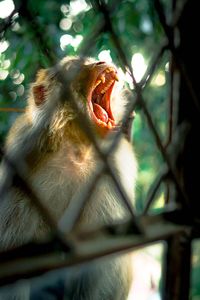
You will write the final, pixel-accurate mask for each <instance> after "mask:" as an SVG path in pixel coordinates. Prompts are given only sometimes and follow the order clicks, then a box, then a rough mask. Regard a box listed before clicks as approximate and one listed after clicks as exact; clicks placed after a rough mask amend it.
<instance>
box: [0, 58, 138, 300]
mask: <svg viewBox="0 0 200 300" xmlns="http://www.w3.org/2000/svg"><path fill="white" fill-rule="evenodd" d="M103 68H105V64H103V63H98V62H96V61H94V60H92V59H87V60H85V61H84V62H83V61H81V60H80V59H79V58H65V59H63V60H62V61H61V62H60V63H59V64H58V65H57V66H56V67H53V68H50V69H47V70H41V71H40V72H39V73H38V75H37V78H36V82H35V83H34V84H32V86H31V89H30V94H29V99H28V105H27V108H26V111H25V113H24V114H23V115H21V116H20V117H19V118H17V120H16V122H15V124H14V125H13V126H12V128H11V130H10V132H9V134H8V137H7V141H6V147H5V148H6V152H7V154H8V156H9V157H11V158H12V159H13V160H15V159H18V157H20V153H21V152H23V149H24V147H26V146H27V145H26V143H27V141H28V140H29V136H31V134H32V132H34V131H36V132H37V127H38V126H41V124H42V127H43V129H42V130H39V131H38V132H39V134H38V136H37V137H35V136H34V138H35V141H34V145H33V146H31V147H30V149H29V151H25V154H26V155H25V156H24V159H25V161H26V164H27V166H28V170H29V172H28V174H29V178H28V179H29V182H31V184H32V187H33V189H34V190H35V191H36V192H37V195H38V196H39V197H40V199H41V200H42V201H43V203H44V204H45V205H46V206H47V207H48V209H49V210H50V212H51V213H52V215H53V216H54V218H55V219H56V220H57V221H59V219H60V218H61V216H62V214H63V212H64V210H65V209H67V207H68V205H69V203H70V201H71V199H72V198H73V197H74V195H75V194H76V193H80V194H81V191H82V188H83V187H84V185H87V183H88V181H89V180H90V178H92V176H93V174H94V173H95V171H96V170H97V169H98V167H99V165H100V163H101V161H100V159H99V157H98V155H97V154H96V151H95V150H94V147H93V145H92V143H91V142H90V139H89V138H88V137H87V134H85V133H84V131H83V130H82V128H81V126H80V125H79V123H78V121H79V119H78V118H79V115H78V113H77V112H76V111H75V110H74V108H73V105H71V102H70V99H69V95H68V94H66V97H64V98H66V99H64V100H65V101H60V99H59V98H60V95H61V94H62V98H63V93H61V92H62V89H63V87H62V84H63V83H61V82H60V78H61V76H63V75H64V76H66V77H67V76H70V74H72V73H73V72H74V74H75V78H73V76H72V82H70V88H71V89H72V91H73V93H74V95H75V99H76V100H77V99H78V103H77V104H78V105H79V107H81V109H82V112H83V113H84V114H85V115H87V116H88V118H89V119H90V120H91V115H90V112H89V109H88V105H87V100H86V98H87V96H88V93H89V92H90V89H91V86H92V85H94V79H93V77H94V74H96V73H95V72H97V71H98V72H100V71H101V70H103ZM107 72H109V71H107ZM105 74H106V73H105ZM105 74H104V75H105ZM110 74H111V75H112V76H114V75H113V74H114V73H110ZM111 75H109V76H110V78H112V77H111ZM95 76H96V77H97V75H95ZM105 76H108V75H105ZM108 78H109V77H108ZM116 85H117V84H116ZM52 104H53V107H54V111H53V114H52V116H51V118H49V117H46V114H47V111H49V109H50V106H51V105H52ZM111 105H112V110H113V114H114V118H115V122H116V123H118V124H119V122H120V117H121V115H122V114H121V112H123V111H124V109H125V105H124V97H123V96H121V94H119V92H118V93H117V95H116V94H115V87H114V90H113V91H112V96H111ZM97 108H98V106H97ZM100 113H101V112H100ZM102 118H104V119H105V118H107V116H106V114H105V116H104V115H103V117H102ZM38 124H39V125H38ZM98 127H99V128H100V129H102V132H103V133H102V132H101V130H100V131H99V130H98ZM91 128H93V129H94V132H96V136H97V138H98V141H99V144H100V145H104V146H105V147H106V143H107V142H109V141H107V136H109V135H107V134H105V132H104V131H109V130H107V128H104V126H101V124H100V126H98V125H97V124H96V125H94V122H93V121H92V120H91ZM111 160H112V162H113V166H114V168H115V170H116V174H117V176H118V177H119V180H121V182H122V184H123V186H124V188H125V190H126V191H127V193H128V195H129V197H130V199H132V200H134V183H135V177H136V161H135V156H134V153H133V150H132V146H131V145H130V144H129V142H128V141H127V140H126V139H125V138H122V139H121V140H120V142H119V145H118V146H117V147H116V149H115V151H114V153H113V154H112V155H111ZM5 173H6V163H2V166H1V169H0V179H1V180H3V178H4V175H5ZM127 216H129V212H128V211H127V209H126V208H125V206H124V205H123V201H122V199H121V198H120V196H119V193H118V190H117V188H116V187H115V186H114V184H113V181H112V179H110V177H109V176H107V175H104V176H103V177H102V179H101V180H100V181H99V182H98V184H97V186H96V188H95V191H94V193H93V194H92V196H91V199H90V200H89V202H88V203H87V205H86V206H85V208H84V210H83V212H82V216H81V219H80V221H79V223H78V224H77V226H76V230H78V229H79V228H82V227H83V226H89V225H91V224H92V225H93V224H105V223H111V222H113V221H114V220H122V219H123V218H124V217H127ZM48 230H49V228H48V226H47V225H46V224H45V222H44V220H43V219H42V217H41V216H40V215H39V214H38V212H37V211H36V210H35V208H33V206H31V205H30V202H29V199H28V198H26V196H25V195H24V193H23V192H21V191H20V189H18V188H16V187H13V188H11V189H10V190H9V192H7V193H6V194H5V195H4V197H3V199H1V200H0V249H1V250H6V249H7V248H10V247H15V246H19V245H21V244H23V243H26V242H29V241H30V240H34V239H39V238H41V237H43V236H44V235H45V234H47V233H48ZM130 281H131V266H130V263H129V257H128V255H126V256H123V257H121V256H120V257H117V258H112V259H110V260H109V261H106V262H105V263H103V262H100V263H99V264H98V263H94V264H93V265H92V266H90V268H89V269H88V272H87V273H86V274H84V276H83V274H82V275H80V276H79V275H77V276H76V278H75V280H74V281H73V283H72V287H71V289H72V291H71V295H73V297H72V298H71V299H77V300H80V299H85V300H86V299H87V300H89V299H91V300H111V299H113V300H117V299H119V300H123V299H126V298H127V295H128V291H129V285H130Z"/></svg>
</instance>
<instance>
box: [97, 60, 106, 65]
mask: <svg viewBox="0 0 200 300" xmlns="http://www.w3.org/2000/svg"><path fill="white" fill-rule="evenodd" d="M105 63H106V62H105V61H99V62H97V63H96V65H97V66H99V65H103V64H105Z"/></svg>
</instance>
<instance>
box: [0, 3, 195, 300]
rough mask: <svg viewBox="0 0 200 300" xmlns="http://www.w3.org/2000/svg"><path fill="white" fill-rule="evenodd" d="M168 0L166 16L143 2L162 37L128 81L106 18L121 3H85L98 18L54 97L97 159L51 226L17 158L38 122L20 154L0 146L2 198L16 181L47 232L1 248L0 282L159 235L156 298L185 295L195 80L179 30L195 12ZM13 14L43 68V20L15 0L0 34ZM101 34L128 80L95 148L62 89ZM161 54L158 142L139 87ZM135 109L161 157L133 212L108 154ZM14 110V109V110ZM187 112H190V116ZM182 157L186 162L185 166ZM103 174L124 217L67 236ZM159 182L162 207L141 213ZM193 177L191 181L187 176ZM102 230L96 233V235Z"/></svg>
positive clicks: (159, 6) (46, 50)
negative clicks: (104, 140) (121, 109)
mask: <svg viewBox="0 0 200 300" xmlns="http://www.w3.org/2000/svg"><path fill="white" fill-rule="evenodd" d="M171 2H172V3H171V4H170V18H168V16H167V17H166V14H165V11H164V9H163V3H162V2H161V1H160V0H155V1H153V3H152V4H151V5H152V9H153V10H154V11H155V12H156V14H157V16H158V18H159V21H160V25H161V26H162V30H163V32H164V35H163V40H161V41H159V44H158V45H156V47H155V50H156V51H155V55H153V59H152V60H151V61H150V62H149V65H148V68H147V70H146V72H145V75H144V76H143V78H142V79H141V80H140V81H139V82H138V81H137V80H136V79H135V75H134V70H132V66H131V62H130V61H129V59H128V57H127V54H126V49H124V47H123V42H122V41H121V40H122V38H121V36H120V35H119V34H118V32H117V30H116V28H115V25H114V24H115V22H114V21H113V19H114V14H115V12H116V11H117V10H119V9H120V6H121V5H123V1H91V2H90V5H91V9H92V10H93V11H94V12H95V14H97V15H99V16H100V18H99V20H98V22H96V23H95V25H94V27H93V28H92V29H91V31H90V33H89V34H88V36H86V38H85V39H84V40H83V42H82V47H81V49H80V51H79V53H78V54H79V56H80V57H81V61H80V62H81V63H80V65H79V68H78V69H76V70H75V71H74V72H72V73H71V74H70V76H68V77H67V78H66V76H63V74H62V73H61V76H60V77H59V78H58V80H59V83H60V84H61V85H62V93H61V95H60V99H61V101H64V99H65V95H70V97H69V98H70V99H71V100H72V101H71V105H72V106H73V108H74V110H76V111H78V114H79V121H80V126H81V128H82V130H83V131H84V132H85V133H86V135H87V136H88V138H89V140H90V141H91V142H92V144H93V147H94V150H95V151H96V153H97V155H98V157H99V159H100V161H101V167H100V168H99V169H98V170H97V171H96V173H95V174H94V176H93V177H92V178H91V179H90V181H89V182H88V183H87V186H85V187H84V188H83V189H82V191H81V195H80V194H79V195H78V196H77V197H76V199H74V201H73V202H72V203H71V204H70V207H68V208H67V209H66V211H64V212H63V216H62V217H61V219H60V221H59V223H58V224H57V222H55V220H54V218H53V217H52V214H51V210H50V209H49V208H48V206H47V205H44V203H43V201H42V200H41V199H40V197H39V196H38V193H37V190H34V188H33V187H32V183H31V182H29V180H28V178H29V177H30V176H29V173H28V169H27V166H26V163H25V161H26V158H27V155H28V153H30V151H31V149H33V148H34V147H35V141H36V140H37V137H38V136H40V134H41V132H42V130H43V124H44V123H42V124H38V126H37V128H36V129H35V130H34V131H32V132H31V133H30V134H29V135H28V137H27V139H26V143H24V145H23V149H21V151H20V153H16V154H15V156H14V157H13V158H12V157H10V156H9V155H8V154H6V153H5V151H4V150H3V147H2V148H1V156H2V158H3V160H4V163H5V164H6V168H7V172H6V174H5V176H4V177H5V178H4V180H3V183H2V184H1V189H0V199H3V198H4V197H5V195H6V194H7V193H9V190H10V188H11V186H15V187H16V186H17V189H19V190H20V191H23V194H25V195H26V196H27V198H28V199H29V200H30V202H29V205H30V206H33V207H35V208H36V209H37V211H38V213H39V214H41V216H42V218H43V219H44V220H45V222H46V224H48V226H49V228H50V229H51V232H52V235H51V236H50V237H51V238H49V239H48V241H43V242H41V243H34V242H32V243H28V244H26V245H23V246H20V247H18V248H17V249H13V250H8V251H6V252H2V253H1V256H0V284H1V286H3V285H5V286H6V285H7V284H9V283H13V282H16V281H17V280H19V279H25V278H31V277H33V276H38V275H41V274H43V273H45V272H47V271H53V270H57V269H62V268H64V267H65V268H68V269H69V270H70V268H71V267H72V266H75V265H82V264H83V263H84V264H85V263H86V262H90V261H91V260H94V259H96V258H99V257H104V256H107V255H110V254H112V253H122V252H124V251H131V250H134V249H138V248H141V247H144V246H146V245H149V244H151V243H153V242H159V241H166V253H165V257H164V271H163V273H164V278H163V291H162V294H163V296H162V297H163V299H170V300H172V299H181V300H184V299H188V297H189V287H190V260H191V241H192V239H193V238H194V237H198V213H197V212H196V211H197V207H198V205H197V204H196V202H195V201H194V200H191V197H193V196H194V193H191V190H193V187H191V184H190V183H191V181H192V180H191V179H188V178H189V177H190V176H189V173H188V172H190V170H191V169H190V168H188V165H189V164H190V163H189V159H188V160H187V155H188V153H189V155H191V153H192V151H191V153H190V152H188V148H187V147H188V146H187V147H186V146H185V145H188V143H189V145H191V144H192V145H193V147H196V144H195V142H194V139H193V135H191V136H190V134H188V132H192V134H194V136H195V132H196V131H195V132H194V131H193V128H197V127H198V126H196V124H197V125H198V115H199V114H198V113H199V98H198V93H197V92H196V88H197V87H198V86H197V84H196V82H193V76H191V71H193V70H194V61H192V62H193V68H192V67H191V68H190V70H188V65H189V64H188V56H187V53H186V50H185V48H184V46H185V44H186V43H187V35H186V38H185V36H184V33H185V32H183V31H184V30H185V22H186V23H187V22H188V21H187V20H186V18H187V17H188V16H190V14H191V13H192V12H193V11H194V10H195V3H194V2H195V1H190V0H189V1H171ZM124 5H125V2H124ZM16 14H17V15H18V16H19V17H20V18H22V19H23V20H24V21H25V22H26V23H27V24H28V26H29V30H30V31H31V33H32V39H33V40H34V43H36V44H37V45H38V47H39V48H40V50H41V52H42V53H43V55H44V56H45V59H46V62H47V64H48V65H50V66H52V65H55V63H57V57H55V55H54V53H55V52H54V49H52V48H51V46H50V47H49V46H48V44H47V40H48V39H47V38H46V35H45V32H44V28H45V25H44V24H43V25H41V22H39V19H38V16H37V15H34V10H31V9H30V6H29V4H28V2H26V3H24V2H21V3H20V2H16V3H15V9H14V10H13V12H12V13H11V14H10V16H9V17H8V18H6V19H5V20H3V21H2V22H1V25H0V30H1V38H2V40H3V39H4V38H5V36H6V35H7V34H8V32H9V30H10V29H11V28H12V26H13V23H14V20H15V18H16ZM191 18H192V16H191ZM194 24H195V23H194ZM188 26H189V27H190V26H191V27H190V28H191V30H193V32H195V30H196V29H195V26H194V25H193V23H192V22H191V25H188ZM192 26H193V27H192ZM105 32H106V33H107V34H108V36H109V40H110V41H111V43H112V45H113V48H114V49H115V53H116V55H117V58H118V61H119V64H120V66H121V67H122V69H123V70H124V72H127V73H128V74H129V76H130V78H131V80H132V85H133V89H131V90H130V93H129V102H130V105H129V109H128V111H127V112H126V113H125V116H124V117H123V120H122V124H121V127H120V128H119V129H118V130H117V131H115V132H114V133H113V134H112V143H111V144H110V145H109V147H108V148H106V149H104V148H102V147H100V145H99V143H98V141H97V139H96V135H95V134H94V132H93V130H92V129H91V126H90V122H89V120H87V118H86V117H85V114H84V113H83V112H82V111H81V110H80V108H79V106H78V105H77V102H78V101H77V97H76V95H74V93H73V91H72V90H70V88H69V86H70V82H71V81H73V80H74V78H75V77H76V76H77V74H79V72H80V68H81V64H82V63H84V61H85V57H86V56H90V55H91V54H92V48H93V46H92V45H95V43H96V42H97V38H98V37H99V36H101V35H102V34H104V33H105ZM185 39H186V41H185ZM182 41H183V42H182ZM184 43H185V44H184ZM183 45H184V46H183ZM193 46H194V42H193ZM166 53H168V57H170V63H169V73H170V93H169V97H168V98H167V100H166V101H167V105H166V106H165V107H167V109H168V111H169V116H168V119H167V121H166V128H167V138H165V144H164V143H163V139H162V138H161V137H160V133H159V129H158V127H157V126H156V125H155V124H156V123H155V122H154V120H153V117H152V113H151V112H150V110H149V108H148V105H147V102H148V99H147V95H146V94H145V90H146V89H147V88H148V85H149V84H150V83H151V81H152V78H153V76H154V74H155V72H156V69H157V68H158V66H159V64H160V61H161V60H162V58H163V56H164V55H165V54H166ZM190 55H191V53H190ZM190 58H191V56H190ZM185 92H186V93H187V97H188V99H189V100H188V101H189V104H188V102H187V100H184V97H185V96H184V93H185ZM138 107H139V108H140V110H141V112H142V114H143V115H144V117H145V121H146V122H147V124H148V128H149V130H150V132H151V134H152V136H153V137H154V141H155V144H156V147H157V149H158V150H159V152H160V154H161V156H162V161H163V163H162V164H161V165H160V170H158V174H157V176H156V178H155V180H154V182H153V183H152V185H151V187H150V189H149V192H148V194H147V197H146V199H145V200H144V203H145V205H144V207H143V211H142V212H140V214H138V213H136V211H135V208H134V207H133V205H132V204H131V201H130V200H131V199H129V196H128V195H127V193H126V191H125V189H124V186H123V184H122V183H121V182H120V181H119V179H118V177H117V175H116V173H115V169H114V168H113V164H112V155H113V153H114V151H115V149H116V147H117V145H118V143H119V142H120V139H121V136H122V135H124V133H127V127H128V126H129V125H130V122H131V121H132V115H133V112H134V110H135V109H137V108H138ZM54 109H55V107H51V109H49V111H48V112H47V113H46V119H45V120H43V122H46V121H47V120H48V119H51V117H52V114H53V112H54ZM6 110H7V109H6V108H2V109H1V112H0V113H3V111H6ZM10 110H12V109H10ZM14 110H15V111H16V109H14ZM19 111H21V109H19ZM185 111H186V112H188V115H187V113H186V114H185ZM193 112H195V113H194V114H195V116H194V114H193ZM191 116H192V117H191ZM188 135H189V136H190V139H189V142H186V143H185V141H188ZM193 142H194V143H193ZM189 148H190V147H189ZM196 152H197V151H196ZM196 152H195V153H196ZM185 157H186V158H185ZM195 157H198V155H195V154H194V158H195ZM185 161H186V162H187V164H186V165H185ZM198 164H199V162H198V163H197V165H198ZM193 166H194V165H193ZM105 173H106V174H107V175H108V176H109V178H111V179H112V182H113V183H114V185H115V188H116V189H117V192H118V193H119V194H120V196H121V198H122V201H123V205H125V207H126V208H127V210H128V211H129V213H130V216H131V218H130V219H128V220H127V219H124V221H123V222H120V223H114V224H113V223H112V224H107V225H105V226H100V227H98V228H93V227H90V228H88V229H87V231H86V232H81V233H80V232H78V233H77V232H76V233H73V234H72V233H71V232H73V229H74V227H75V226H76V224H77V222H78V221H79V220H80V218H81V214H82V211H83V208H84V207H85V206H86V205H87V203H88V202H89V201H90V198H91V197H92V195H93V192H94V190H95V187H96V185H97V184H98V182H99V181H100V180H101V177H102V176H105ZM163 183H164V184H165V188H166V190H167V193H166V194H165V204H164V207H163V208H162V211H161V212H160V213H157V214H155V215H152V214H150V213H149V211H150V208H151V207H152V205H153V204H154V201H155V199H156V195H157V192H158V190H159V189H160V187H161V185H162V184H163ZM194 183H195V184H196V181H195V180H194ZM197 187H198V184H197ZM194 190H195V191H196V190H197V189H194ZM196 216H197V217H196ZM27 230H28V229H27ZM194 232H195V235H194ZM102 233H104V238H103V239H102ZM86 266H87V265H86ZM59 299H60V298H59Z"/></svg>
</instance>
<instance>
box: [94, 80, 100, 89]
mask: <svg viewBox="0 0 200 300" xmlns="http://www.w3.org/2000/svg"><path fill="white" fill-rule="evenodd" d="M100 83H101V80H97V82H96V83H95V86H94V89H96V87H97V86H98V85H99V84H100Z"/></svg>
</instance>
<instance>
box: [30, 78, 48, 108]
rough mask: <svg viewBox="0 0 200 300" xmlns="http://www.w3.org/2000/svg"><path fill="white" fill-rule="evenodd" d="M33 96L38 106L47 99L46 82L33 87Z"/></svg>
mask: <svg viewBox="0 0 200 300" xmlns="http://www.w3.org/2000/svg"><path fill="white" fill-rule="evenodd" d="M32 91H33V98H34V101H35V104H36V106H40V105H41V104H42V103H44V101H45V99H46V87H45V85H44V84H42V83H40V84H36V85H34V86H33V88H32Z"/></svg>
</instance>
